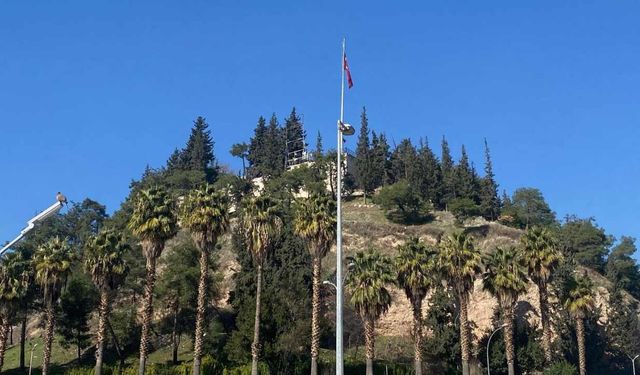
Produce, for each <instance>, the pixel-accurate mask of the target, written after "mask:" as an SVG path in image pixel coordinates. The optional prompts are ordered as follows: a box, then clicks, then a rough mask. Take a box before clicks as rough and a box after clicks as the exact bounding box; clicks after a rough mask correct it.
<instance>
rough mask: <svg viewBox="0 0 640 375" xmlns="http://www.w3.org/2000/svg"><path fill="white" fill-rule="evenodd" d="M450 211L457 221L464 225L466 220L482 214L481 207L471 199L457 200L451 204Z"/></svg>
mask: <svg viewBox="0 0 640 375" xmlns="http://www.w3.org/2000/svg"><path fill="white" fill-rule="evenodd" d="M449 211H451V213H453V215H454V216H455V217H456V220H457V221H458V222H459V223H462V222H463V221H464V220H465V219H468V218H473V217H476V216H479V215H480V214H481V209H480V206H478V205H477V204H476V202H474V201H473V199H470V198H455V199H453V200H452V201H451V202H449Z"/></svg>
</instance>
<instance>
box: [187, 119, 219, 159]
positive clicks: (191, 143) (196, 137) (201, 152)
mask: <svg viewBox="0 0 640 375" xmlns="http://www.w3.org/2000/svg"><path fill="white" fill-rule="evenodd" d="M183 155H184V159H185V163H186V165H187V166H188V167H189V169H192V170H200V171H206V170H207V169H210V168H214V167H215V166H216V160H215V156H214V155H213V139H212V138H211V131H210V130H209V124H207V122H206V120H205V118H204V117H202V116H198V118H196V120H195V121H194V122H193V128H191V135H190V136H189V140H188V141H187V147H185V149H184V151H183Z"/></svg>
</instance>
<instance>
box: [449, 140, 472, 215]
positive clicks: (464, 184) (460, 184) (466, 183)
mask: <svg viewBox="0 0 640 375" xmlns="http://www.w3.org/2000/svg"><path fill="white" fill-rule="evenodd" d="M454 170H455V180H454V181H455V193H456V194H455V197H456V198H467V199H471V200H473V201H474V202H476V203H477V194H476V190H475V189H474V177H473V175H474V173H473V170H472V169H471V166H470V165H469V156H468V155H467V150H466V149H465V147H464V145H462V151H461V156H460V161H459V162H458V165H456V166H455V169H454Z"/></svg>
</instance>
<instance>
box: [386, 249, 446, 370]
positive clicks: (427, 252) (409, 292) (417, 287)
mask: <svg viewBox="0 0 640 375" xmlns="http://www.w3.org/2000/svg"><path fill="white" fill-rule="evenodd" d="M398 250H399V254H398V257H397V258H396V260H395V261H396V262H395V263H396V272H397V281H398V285H399V286H400V287H401V288H402V289H404V293H405V294H406V296H407V299H408V300H409V302H411V307H412V309H413V331H412V335H413V349H414V362H415V363H414V367H415V374H416V375H422V301H423V300H424V299H425V298H426V297H427V293H428V292H429V290H430V289H431V288H433V287H434V284H435V282H436V280H437V278H436V277H435V273H436V267H437V254H438V252H437V251H436V250H435V249H434V248H431V247H428V246H426V245H425V244H424V243H422V242H420V240H419V239H418V238H412V239H410V240H409V241H407V242H406V243H405V244H404V245H402V246H400V248H399V249H398Z"/></svg>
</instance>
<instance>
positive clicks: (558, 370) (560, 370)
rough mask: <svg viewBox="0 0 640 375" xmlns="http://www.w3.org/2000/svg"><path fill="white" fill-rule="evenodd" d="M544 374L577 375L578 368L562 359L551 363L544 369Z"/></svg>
mask: <svg viewBox="0 0 640 375" xmlns="http://www.w3.org/2000/svg"><path fill="white" fill-rule="evenodd" d="M543 374H544V375H578V370H577V369H576V366H574V365H572V364H571V363H569V362H566V361H562V362H558V363H555V364H553V365H551V366H550V367H549V368H547V369H546V370H544V372H543Z"/></svg>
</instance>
